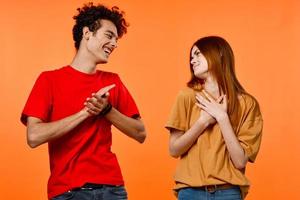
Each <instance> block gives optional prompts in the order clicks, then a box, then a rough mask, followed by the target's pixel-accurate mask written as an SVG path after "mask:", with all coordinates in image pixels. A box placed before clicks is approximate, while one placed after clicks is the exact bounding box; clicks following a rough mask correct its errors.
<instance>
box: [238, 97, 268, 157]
mask: <svg viewBox="0 0 300 200" xmlns="http://www.w3.org/2000/svg"><path fill="white" fill-rule="evenodd" d="M262 129H263V119H262V116H261V113H260V109H259V106H258V103H257V102H254V103H253V104H252V105H251V108H250V111H249V113H248V114H247V117H246V120H245V122H244V123H243V125H242V126H241V128H240V131H239V133H238V139H239V141H240V144H241V145H242V147H243V149H244V151H245V153H246V155H247V156H248V158H249V161H250V162H254V161H255V159H256V156H257V154H258V151H259V148H260V144H261V139H262Z"/></svg>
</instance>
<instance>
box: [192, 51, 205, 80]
mask: <svg viewBox="0 0 300 200" xmlns="http://www.w3.org/2000/svg"><path fill="white" fill-rule="evenodd" d="M191 64H192V68H193V71H194V75H195V76H196V77H197V78H200V79H206V78H207V75H208V64H207V60H206V58H205V57H204V55H203V54H202V53H201V52H200V50H199V49H198V47H197V46H193V48H192V51H191Z"/></svg>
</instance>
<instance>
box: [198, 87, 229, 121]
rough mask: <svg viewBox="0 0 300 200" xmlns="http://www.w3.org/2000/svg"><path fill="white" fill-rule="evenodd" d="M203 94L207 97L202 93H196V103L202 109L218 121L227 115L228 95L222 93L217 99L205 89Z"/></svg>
mask: <svg viewBox="0 0 300 200" xmlns="http://www.w3.org/2000/svg"><path fill="white" fill-rule="evenodd" d="M203 94H204V95H205V97H206V98H207V99H205V98H204V97H202V96H201V95H200V94H196V99H197V100H198V102H199V103H196V104H197V106H199V107H200V108H201V109H202V110H204V111H205V112H206V113H208V114H209V115H211V116H212V117H213V118H214V119H215V120H217V121H218V122H219V121H220V120H222V119H223V118H224V117H226V116H227V98H226V95H221V96H220V97H219V98H218V99H217V100H214V99H213V98H212V97H211V96H210V95H209V94H208V93H207V92H206V91H205V90H203Z"/></svg>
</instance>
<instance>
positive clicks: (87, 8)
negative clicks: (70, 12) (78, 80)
mask: <svg viewBox="0 0 300 200" xmlns="http://www.w3.org/2000/svg"><path fill="white" fill-rule="evenodd" d="M77 11H78V12H79V13H78V15H75V16H74V17H73V19H74V20H75V25H74V27H73V40H74V42H75V48H76V49H77V50H78V49H79V45H80V42H81V40H82V29H83V27H88V28H89V30H90V31H92V32H94V33H96V31H97V30H98V29H99V28H100V27H101V23H100V20H101V19H106V20H109V21H111V22H112V23H114V24H115V26H116V28H117V31H118V36H119V38H121V37H122V35H123V34H125V33H126V32H127V27H128V26H129V24H128V23H127V22H126V20H125V19H124V16H123V15H124V12H123V11H121V10H119V8H118V7H116V6H114V7H112V8H111V9H109V8H107V7H105V6H103V5H101V4H98V5H94V4H93V3H92V2H90V3H88V4H84V5H83V7H82V8H77Z"/></svg>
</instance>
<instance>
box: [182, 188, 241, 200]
mask: <svg viewBox="0 0 300 200" xmlns="http://www.w3.org/2000/svg"><path fill="white" fill-rule="evenodd" d="M178 200H242V198H241V191H240V188H239V187H238V186H236V187H232V188H228V189H220V190H216V191H214V192H208V191H205V190H203V189H198V188H192V187H188V188H182V189H180V190H179V192H178Z"/></svg>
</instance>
